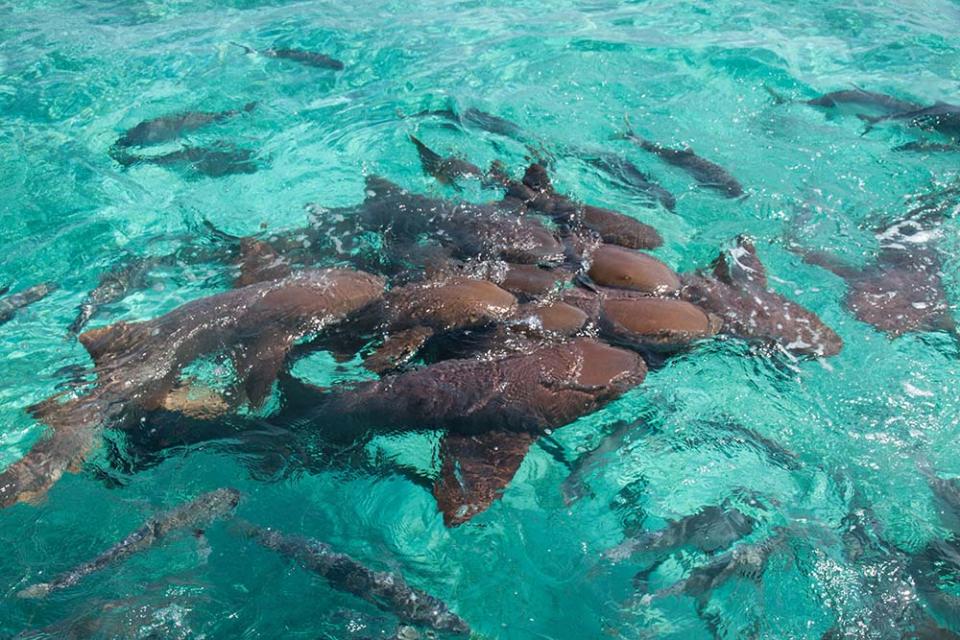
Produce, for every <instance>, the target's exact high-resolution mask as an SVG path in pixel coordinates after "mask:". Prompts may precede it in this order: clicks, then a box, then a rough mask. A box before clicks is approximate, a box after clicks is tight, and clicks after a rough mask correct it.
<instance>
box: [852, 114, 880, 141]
mask: <svg viewBox="0 0 960 640" xmlns="http://www.w3.org/2000/svg"><path fill="white" fill-rule="evenodd" d="M857 117H858V118H860V120H862V121H863V122H865V123H866V126H864V127H863V131H862V132H861V133H860V135H861V136H865V135H867V134H868V133H870V132H871V131H873V127H874V126H875V125H876V124H877V123H878V122H880V121H881V120H883V119H884V116H869V115H867V114H865V113H858V114H857Z"/></svg>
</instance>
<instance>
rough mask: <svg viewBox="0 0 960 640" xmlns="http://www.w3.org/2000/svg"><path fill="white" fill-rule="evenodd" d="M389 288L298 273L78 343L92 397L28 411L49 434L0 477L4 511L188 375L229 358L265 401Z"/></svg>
mask: <svg viewBox="0 0 960 640" xmlns="http://www.w3.org/2000/svg"><path fill="white" fill-rule="evenodd" d="M382 292H383V280H381V279H380V278H377V277H375V276H371V275H369V274H366V273H363V272H356V271H348V270H336V269H331V270H321V271H301V272H299V273H297V274H295V275H292V276H289V277H288V278H286V279H283V280H278V281H273V282H266V283H259V284H255V285H250V286H248V287H243V288H240V289H234V290H232V291H228V292H226V293H221V294H218V295H213V296H209V297H207V298H202V299H200V300H195V301H193V302H188V303H186V304H184V305H182V306H180V307H178V308H177V309H174V310H173V311H171V312H169V313H167V314H166V315H164V316H161V317H159V318H157V319H155V320H149V321H145V322H133V323H128V322H118V323H116V324H113V325H110V326H108V327H104V328H101V329H94V330H91V331H88V332H86V333H84V334H82V335H81V336H80V342H81V343H82V344H83V345H84V347H86V349H87V351H88V352H89V354H90V356H91V358H92V359H93V361H94V363H95V365H96V374H97V381H96V385H95V386H94V387H93V389H92V390H90V391H89V392H88V393H86V394H84V395H81V396H79V397H76V398H73V399H71V400H67V401H66V402H63V403H61V402H58V397H57V396H54V397H53V398H50V399H49V400H47V401H45V402H42V403H40V404H39V405H36V406H34V407H31V409H30V411H31V413H33V415H34V416H36V417H37V418H39V419H40V420H42V421H43V422H45V423H46V424H47V425H48V426H49V427H50V431H49V433H48V434H46V435H45V437H43V438H41V439H40V441H39V442H37V443H36V444H35V445H34V447H33V449H31V451H30V452H29V453H27V455H26V456H25V457H24V458H22V459H21V460H19V461H17V462H15V463H13V464H12V465H10V466H9V467H8V468H7V469H6V470H5V471H3V473H0V506H4V507H5V506H10V505H12V504H14V503H15V502H18V501H22V500H31V499H37V498H39V497H40V496H42V495H43V494H44V493H45V492H46V491H47V490H48V489H49V488H50V487H51V486H52V485H53V484H54V483H55V482H56V481H57V480H58V479H59V478H60V476H61V475H62V474H63V472H64V471H66V470H67V468H68V467H71V466H73V465H76V464H78V463H79V461H81V460H82V459H83V458H84V457H85V456H86V454H87V453H88V452H89V451H90V449H92V448H93V446H94V444H95V443H96V441H97V434H98V433H99V430H100V429H102V428H104V427H106V426H114V424H115V425H116V426H121V425H123V424H131V423H134V422H135V420H136V418H137V417H138V416H139V415H142V414H143V412H145V411H150V410H153V409H158V408H160V407H162V406H163V403H164V401H165V399H166V398H167V396H168V395H169V394H170V393H171V391H173V390H174V388H175V386H176V384H177V381H178V378H179V375H180V372H181V371H182V370H183V368H184V367H186V366H187V365H189V364H191V363H192V362H194V361H196V360H197V359H198V358H201V357H203V356H208V355H213V354H216V353H222V352H226V353H228V354H230V356H231V357H232V358H233V361H234V366H235V369H236V372H237V382H236V393H235V394H233V395H234V397H236V398H238V399H239V400H241V401H242V400H243V399H246V400H247V401H248V402H249V403H250V404H251V405H252V406H258V405H260V404H261V403H262V402H263V401H264V400H265V399H266V397H267V395H268V393H269V391H270V388H271V385H272V384H273V381H274V380H275V378H276V376H277V372H278V371H279V370H280V368H281V367H282V365H283V362H284V359H285V357H286V355H287V352H288V351H289V350H290V348H291V347H292V346H293V344H294V342H295V341H296V340H297V339H299V338H301V337H304V336H306V335H309V334H313V333H316V332H318V331H320V330H322V329H324V328H325V327H327V326H328V325H330V324H332V323H335V322H338V321H340V320H342V319H344V318H345V317H346V316H348V315H349V314H351V313H353V312H355V311H357V310H359V309H361V308H362V307H364V306H366V305H367V304H369V303H371V302H373V301H374V300H376V299H377V298H378V297H380V295H381V294H382Z"/></svg>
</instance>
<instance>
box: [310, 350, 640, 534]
mask: <svg viewBox="0 0 960 640" xmlns="http://www.w3.org/2000/svg"><path fill="white" fill-rule="evenodd" d="M646 370H647V368H646V365H645V364H644V362H643V360H642V358H640V356H638V355H637V354H634V353H631V352H629V351H624V350H622V349H617V348H615V347H611V346H608V345H605V344H603V343H600V342H596V341H594V340H591V339H586V338H577V339H574V340H572V341H569V342H547V343H545V344H543V345H542V346H539V347H535V348H533V349H532V350H531V351H529V352H521V353H519V354H516V355H508V356H507V357H500V358H497V357H486V358H476V357H473V358H468V359H461V360H444V361H441V362H438V363H436V364H432V365H429V366H427V367H425V368H423V369H419V370H414V371H408V372H404V373H400V374H395V375H389V376H385V377H383V378H382V379H380V380H377V381H373V382H365V383H361V384H358V385H356V386H355V387H354V388H352V389H338V390H334V391H332V392H324V391H323V390H320V389H317V388H315V387H313V388H312V387H310V385H307V384H305V383H299V390H298V391H297V392H296V393H295V394H294V395H296V396H300V397H302V400H301V402H302V406H303V410H304V414H303V415H302V416H301V417H300V418H298V419H297V420H298V421H299V422H301V423H312V424H316V425H317V427H316V428H318V429H320V430H322V431H331V433H332V432H333V431H336V430H339V431H341V432H346V433H347V437H350V438H357V437H368V435H369V434H370V433H376V432H380V431H392V430H401V429H404V430H409V429H444V430H445V431H446V434H445V435H444V436H443V439H442V440H441V445H440V458H441V463H442V469H441V475H440V478H439V479H438V480H437V483H436V484H435V486H434V495H435V497H436V498H437V502H438V505H439V506H440V508H441V510H442V512H443V515H444V521H445V522H446V523H447V524H448V525H456V524H460V523H463V522H466V521H467V520H469V519H470V518H472V517H473V516H475V515H476V514H478V513H480V512H482V511H483V510H485V509H486V508H487V507H489V506H490V504H491V503H492V502H493V501H494V500H495V499H496V498H498V497H499V494H500V493H501V492H502V490H503V489H504V487H506V485H507V484H508V483H509V482H510V480H511V479H512V478H513V475H514V474H515V473H516V471H517V469H518V468H519V466H520V463H521V462H522V461H523V458H524V456H525V454H526V452H527V450H528V449H529V447H530V445H531V444H532V443H533V442H534V441H535V440H536V438H537V437H539V436H540V435H543V434H544V433H546V432H547V431H548V430H551V429H556V428H559V427H562V426H564V425H565V424H567V423H569V422H572V421H573V420H575V419H577V418H579V417H581V416H583V415H586V414H588V413H591V412H592V411H595V410H596V409H598V408H600V407H602V406H603V405H605V404H606V403H608V402H610V401H612V400H614V399H615V398H617V397H619V396H620V395H622V394H623V393H625V392H626V391H627V390H629V389H631V388H633V387H634V386H636V385H638V384H640V383H641V382H642V381H643V379H644V377H645V375H646ZM311 396H312V399H310V398H311Z"/></svg>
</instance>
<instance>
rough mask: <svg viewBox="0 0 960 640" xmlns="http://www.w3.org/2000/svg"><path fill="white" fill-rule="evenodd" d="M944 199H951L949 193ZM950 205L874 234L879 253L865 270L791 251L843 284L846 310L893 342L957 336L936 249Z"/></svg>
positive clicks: (939, 204)
mask: <svg viewBox="0 0 960 640" xmlns="http://www.w3.org/2000/svg"><path fill="white" fill-rule="evenodd" d="M948 195H953V194H952V193H948ZM950 207H951V204H950V201H949V200H943V201H936V200H934V201H931V202H928V203H926V204H922V205H921V206H919V207H917V208H915V209H914V210H912V211H911V212H910V213H908V214H907V216H905V218H904V219H903V220H900V221H897V222H895V223H893V224H891V225H889V226H887V227H886V228H884V229H881V230H880V231H878V232H877V234H876V237H877V239H878V241H879V243H880V250H879V251H878V253H877V255H876V258H875V259H874V260H873V261H872V262H871V263H868V264H867V265H865V266H862V267H855V266H852V265H849V264H847V263H845V262H843V261H842V260H841V259H839V258H837V257H836V256H833V255H830V254H828V253H825V252H822V251H811V250H806V249H803V248H800V247H797V246H794V247H793V248H792V249H791V250H792V251H794V252H796V253H799V254H800V255H801V256H802V257H803V261H804V262H806V263H808V264H813V265H817V266H819V267H823V268H824V269H827V270H828V271H830V272H832V273H834V274H835V275H837V276H839V277H841V278H843V280H844V281H846V283H847V286H848V290H847V294H846V296H845V298H844V305H845V306H846V307H847V308H848V309H849V310H850V311H851V312H853V314H854V315H855V316H856V317H857V319H859V320H861V321H862V322H866V323H868V324H871V325H873V326H874V327H876V328H877V329H879V330H880V331H883V332H884V333H886V334H887V335H888V336H890V337H891V338H896V337H898V336H901V335H903V334H905V333H911V332H917V331H946V332H948V333H951V334H954V335H956V332H957V328H956V321H955V320H954V318H953V314H952V313H951V308H950V304H949V302H948V299H947V293H946V289H945V287H944V283H943V279H942V273H943V269H942V262H941V259H940V255H939V253H938V252H937V250H936V246H935V243H936V240H937V238H938V229H937V226H936V223H938V221H939V219H940V218H942V217H943V216H945V215H946V214H948V213H949V211H950Z"/></svg>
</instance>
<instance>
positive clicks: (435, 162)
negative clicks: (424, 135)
mask: <svg viewBox="0 0 960 640" xmlns="http://www.w3.org/2000/svg"><path fill="white" fill-rule="evenodd" d="M410 142H412V143H413V144H414V146H415V147H416V148H417V154H418V155H419V156H420V164H421V165H422V166H423V170H424V171H425V172H427V173H429V174H430V175H435V174H436V172H437V170H438V169H439V168H440V163H441V162H443V158H442V157H440V154H439V153H437V152H436V151H434V150H433V149H431V148H430V147H428V146H427V145H425V144H424V143H423V142H422V141H421V140H420V139H419V138H417V137H416V136H414V135H411V136H410Z"/></svg>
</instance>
